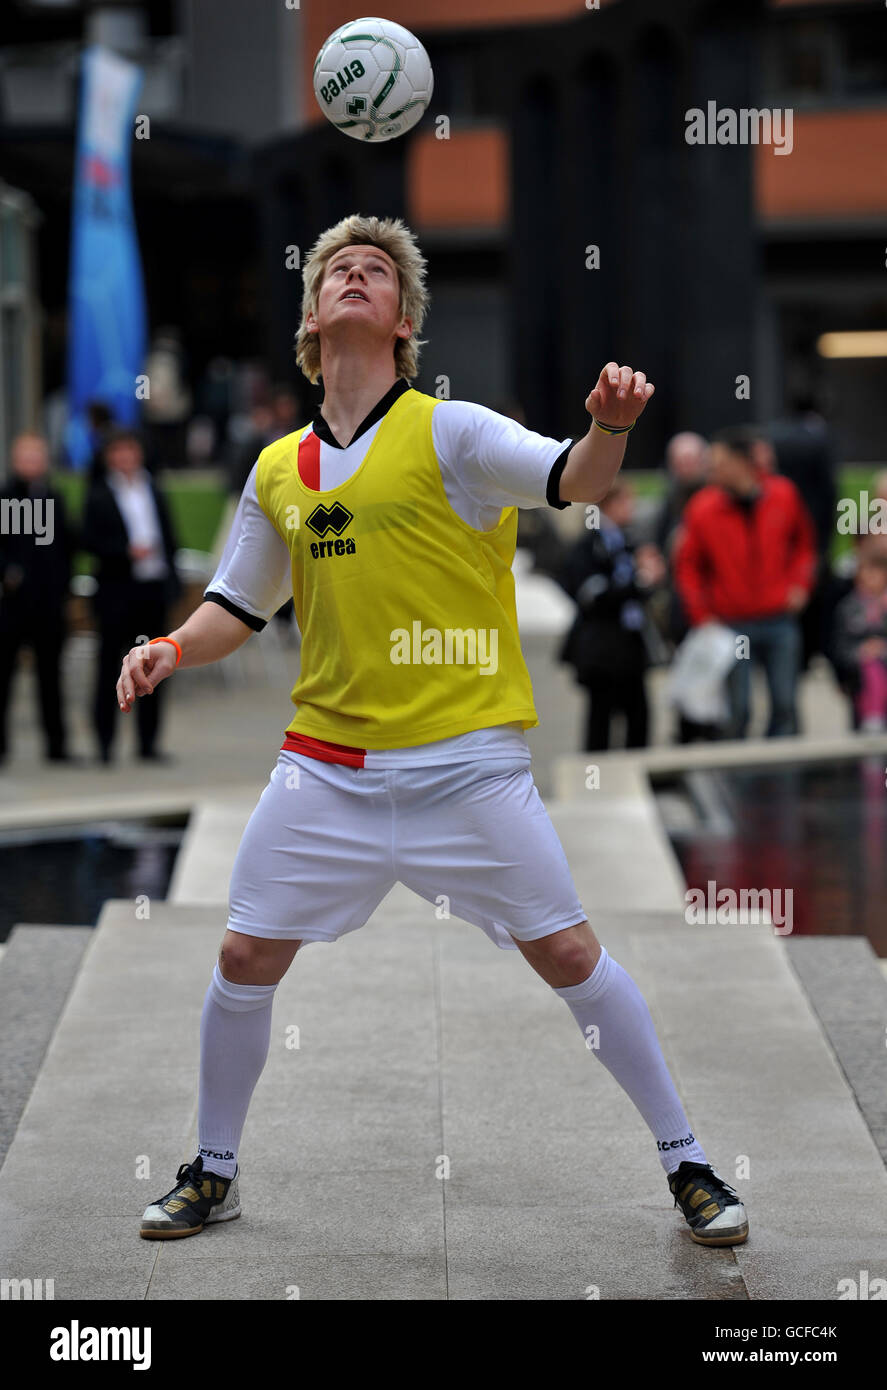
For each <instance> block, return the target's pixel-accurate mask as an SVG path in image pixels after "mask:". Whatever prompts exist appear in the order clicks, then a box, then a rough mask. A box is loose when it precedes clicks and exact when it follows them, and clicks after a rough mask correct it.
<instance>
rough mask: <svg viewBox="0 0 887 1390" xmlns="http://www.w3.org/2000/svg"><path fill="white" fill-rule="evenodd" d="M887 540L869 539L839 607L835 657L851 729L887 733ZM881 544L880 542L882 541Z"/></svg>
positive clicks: (860, 551)
mask: <svg viewBox="0 0 887 1390" xmlns="http://www.w3.org/2000/svg"><path fill="white" fill-rule="evenodd" d="M885 540H887V537H880V536H878V537H874V536H869V537H865V541H868V542H874V544H871V543H870V544H865V543H863V544H862V545H861V546H860V550H859V560H858V564H857V568H856V577H855V580H854V584H853V589H852V591H851V592H850V593H849V594H848V595H847V596H846V598H843V599H842V600H841V602H840V603H839V604H838V606H837V608H836V609H835V615H834V620H833V633H832V651H833V659H834V664H835V668H836V671H837V672H838V677H839V680H840V683H841V687H842V689H843V690H844V691H845V692H846V694H847V695H848V697H849V699H850V701H851V704H852V713H853V720H852V722H853V726H854V728H857V729H861V730H863V732H866V733H870V732H882V731H883V730H884V729H887V546H885V545H884V544H883V542H884V541H885ZM879 542H880V543H879Z"/></svg>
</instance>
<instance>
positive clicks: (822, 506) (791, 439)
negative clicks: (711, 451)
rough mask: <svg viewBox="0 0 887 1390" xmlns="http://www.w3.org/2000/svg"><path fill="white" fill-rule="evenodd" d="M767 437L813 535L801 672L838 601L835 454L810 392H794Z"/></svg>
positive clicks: (820, 646)
mask: <svg viewBox="0 0 887 1390" xmlns="http://www.w3.org/2000/svg"><path fill="white" fill-rule="evenodd" d="M765 434H766V438H767V440H768V442H769V444H770V445H771V447H772V449H773V454H774V462H775V467H776V469H777V470H778V471H779V473H781V474H782V476H783V477H784V478H788V479H789V480H790V482H792V483H794V485H795V487H796V488H797V489H798V492H799V493H800V495H801V499H802V501H803V502H804V505H805V507H806V508H807V511H808V513H809V515H810V518H811V520H812V522H813V526H814V530H815V532H816V576H815V580H814V584H813V589H812V590H811V593H810V601H809V602H808V604H807V606H806V607H805V609H804V611H803V613H802V614H801V619H800V621H801V638H802V644H803V645H802V655H801V668H802V670H803V669H806V667H807V665H808V664H809V662H810V658H811V657H812V656H815V655H816V654H817V653H818V652H822V651H824V650H825V647H826V644H827V641H828V628H829V625H830V622H831V618H832V614H833V612H834V604H835V602H836V599H835V595H834V593H833V591H832V584H831V579H832V574H831V567H830V563H829V553H830V550H831V545H832V541H833V539H834V535H835V502H836V498H837V489H836V484H835V452H834V446H833V443H832V438H831V434H830V431H829V428H828V425H827V424H826V422H825V419H824V418H823V416H822V415H820V414H819V413H818V411H817V409H816V401H815V398H814V397H813V396H812V395H811V394H810V393H809V392H804V391H797V392H795V394H794V397H793V399H792V403H791V409H790V412H789V414H788V415H787V416H786V417H785V418H784V419H782V420H776V421H774V422H773V423H772V424H770V425H769V426H768V427H767V429H766V431H765Z"/></svg>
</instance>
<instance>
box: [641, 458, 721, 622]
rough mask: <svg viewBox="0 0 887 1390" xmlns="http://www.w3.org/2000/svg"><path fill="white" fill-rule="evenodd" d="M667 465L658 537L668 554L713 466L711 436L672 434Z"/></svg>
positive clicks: (664, 551) (657, 541)
mask: <svg viewBox="0 0 887 1390" xmlns="http://www.w3.org/2000/svg"><path fill="white" fill-rule="evenodd" d="M665 467H666V470H667V473H668V482H667V484H666V488H665V496H664V498H663V500H662V503H661V506H660V508H659V513H658V515H657V517H656V530H655V541H656V545H657V546H658V548H659V550H660V551H661V552H662V554H663V555H664V556H665V557H666V558H668V556H669V555H670V554H671V551H672V547H673V545H674V540H675V536H676V535H677V530H678V527H679V525H680V522H681V517H682V516H683V515H684V508H685V507H686V505H687V503H688V502H689V500H690V498H691V497H694V496H695V495H696V493H697V492H698V491H699V489H700V488H701V487H704V485H705V484H706V483H707V482H708V473H709V468H710V467H711V455H710V452H709V447H708V440H707V439H704V438H703V436H702V435H701V434H694V433H693V432H692V431H691V430H682V431H681V433H680V434H676V435H673V436H672V438H671V439H670V440H669V441H668V444H667V445H666V446H665ZM682 635H683V634H682ZM678 640H680V639H678Z"/></svg>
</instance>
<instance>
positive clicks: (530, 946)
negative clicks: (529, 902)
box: [520, 922, 601, 984]
mask: <svg viewBox="0 0 887 1390" xmlns="http://www.w3.org/2000/svg"><path fill="white" fill-rule="evenodd" d="M520 949H521V951H522V952H523V954H524V956H526V958H527V959H528V960H529V962H530V964H531V965H532V966H533V967H534V968H535V969H537V970H539V973H540V974H542V975H543V976H544V977H546V978H548V977H549V976H551V977H552V978H556V979H557V981H558V984H560V983H564V984H581V983H582V981H583V980H587V979H588V977H589V975H590V974H591V973H592V971H593V970H594V967H595V965H596V964H597V962H598V960H599V959H600V954H601V948H600V945H599V943H598V941H597V940H596V938H595V936H594V933H593V932H592V930H591V927H590V926H589V925H588V923H587V922H580V923H578V924H577V925H576V926H575V927H565V928H564V929H563V930H562V931H556V932H552V933H551V935H550V936H542V937H539V938H538V939H537V940H536V941H530V942H523V943H521V946H520ZM540 967H542V968H541V969H540Z"/></svg>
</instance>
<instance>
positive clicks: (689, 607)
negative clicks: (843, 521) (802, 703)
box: [674, 426, 816, 738]
mask: <svg viewBox="0 0 887 1390" xmlns="http://www.w3.org/2000/svg"><path fill="white" fill-rule="evenodd" d="M755 444H756V436H755V434H754V432H753V431H750V430H748V429H745V428H744V427H742V426H735V427H733V428H731V429H725V430H721V431H720V433H719V434H717V435H715V437H714V439H713V440H712V472H711V484H710V485H709V486H708V487H704V488H702V490H701V491H700V492H698V493H697V494H696V496H695V497H693V498H692V499H691V501H690V502H689V503H688V504H687V508H686V511H685V512H684V522H683V527H682V533H681V535H680V537H679V539H678V542H677V546H676V550H675V560H674V565H675V579H676V582H677V586H678V591H679V593H680V596H681V601H682V603H683V605H684V608H685V610H686V613H687V617H688V618H689V621H690V624H691V626H693V627H698V626H699V625H701V624H702V623H706V622H712V621H716V622H721V623H726V624H727V625H728V626H730V627H732V628H733V629H734V631H735V632H736V633H738V634H741V635H743V636H745V637H747V638H748V639H749V647H750V650H749V654H748V655H749V658H750V659H744V658H742V657H740V656H738V657H737V660H736V662H735V664H734V667H733V669H732V671H731V673H730V675H729V677H728V681H727V685H728V694H729V700H730V726H729V729H728V734H729V736H730V737H732V738H743V737H744V736H745V733H746V731H747V728H748V721H749V706H750V697H751V675H750V669H749V668H750V666H751V662H752V661H759V662H760V663H761V664H762V665H763V667H764V670H765V672H766V676H767V683H768V687H769V692H770V722H769V725H768V728H767V736H768V737H777V736H780V735H785V734H794V733H797V731H798V716H797V709H796V688H797V679H798V670H799V667H800V658H801V633H800V627H799V624H798V614H799V613H800V612H801V610H802V609H803V607H804V605H805V604H806V602H807V599H808V597H809V594H810V590H811V588H812V587H813V583H814V579H815V575H816V542H815V536H814V532H813V524H812V522H811V520H810V517H809V515H808V513H807V510H806V508H805V507H804V504H803V502H802V501H801V498H800V495H799V494H798V490H797V488H796V487H795V486H794V484H793V483H790V482H789V480H788V478H782V477H779V476H775V475H768V474H764V473H762V472H761V470H760V469H759V468H758V466H757V464H756V462H755Z"/></svg>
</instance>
